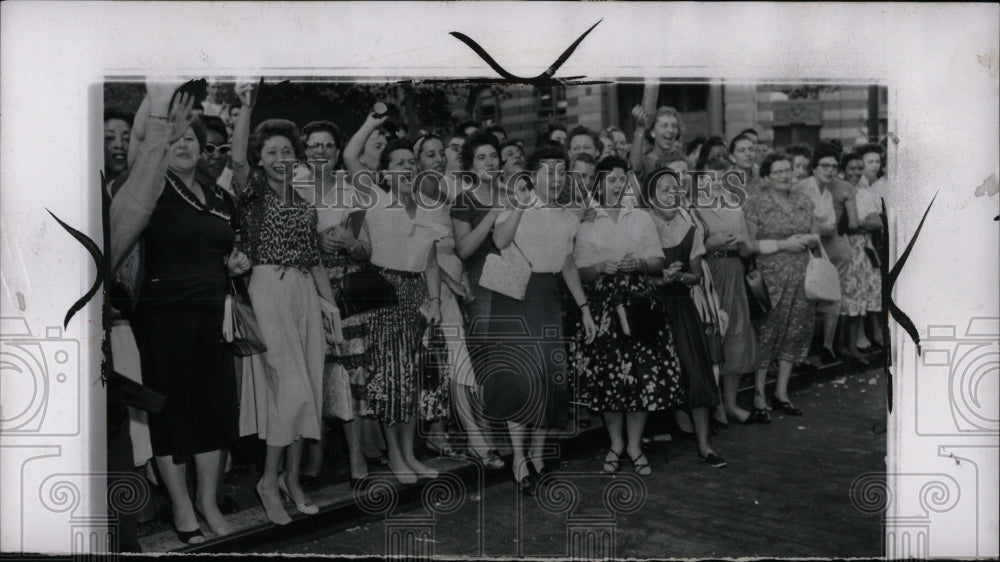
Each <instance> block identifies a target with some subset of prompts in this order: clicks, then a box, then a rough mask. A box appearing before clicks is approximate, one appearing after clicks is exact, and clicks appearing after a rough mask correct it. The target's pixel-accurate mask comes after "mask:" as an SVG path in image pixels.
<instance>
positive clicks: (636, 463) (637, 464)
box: [628, 453, 653, 478]
mask: <svg viewBox="0 0 1000 562" xmlns="http://www.w3.org/2000/svg"><path fill="white" fill-rule="evenodd" d="M628 457H629V460H631V461H632V470H635V473H636V474H638V475H639V476H642V477H643V478H645V477H647V476H649V475H651V474H653V469H652V468H650V467H649V459H647V458H646V453H639V456H638V457H634V458H633V457H632V455H629V456H628ZM643 459H645V460H646V462H641V461H642V460H643Z"/></svg>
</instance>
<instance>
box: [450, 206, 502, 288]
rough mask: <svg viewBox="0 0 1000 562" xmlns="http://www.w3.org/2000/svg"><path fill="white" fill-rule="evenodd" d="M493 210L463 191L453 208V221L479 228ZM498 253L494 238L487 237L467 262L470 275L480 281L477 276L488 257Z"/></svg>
mask: <svg viewBox="0 0 1000 562" xmlns="http://www.w3.org/2000/svg"><path fill="white" fill-rule="evenodd" d="M491 210H492V209H491V208H490V207H488V206H486V205H483V204H482V203H480V202H479V201H478V200H477V199H476V198H475V197H473V196H472V195H470V194H469V193H468V192H465V191H463V192H461V193H459V194H458V197H457V198H456V199H455V204H454V205H453V206H452V207H451V218H452V220H457V221H462V222H464V223H466V224H468V225H469V226H470V227H472V228H476V227H477V226H479V223H481V222H483V219H485V218H486V215H488V214H489V213H490V211H491ZM497 252H498V250H497V247H496V244H494V243H493V236H490V235H488V236H486V239H485V240H483V243H482V244H480V245H479V248H477V249H476V251H475V252H473V253H472V255H470V256H469V257H468V258H467V259H466V260H465V261H466V265H467V266H468V269H469V274H470V275H471V276H473V277H475V278H476V279H478V278H479V277H478V276H476V273H477V272H480V271H482V269H483V262H485V261H486V256H487V255H489V254H495V253H497Z"/></svg>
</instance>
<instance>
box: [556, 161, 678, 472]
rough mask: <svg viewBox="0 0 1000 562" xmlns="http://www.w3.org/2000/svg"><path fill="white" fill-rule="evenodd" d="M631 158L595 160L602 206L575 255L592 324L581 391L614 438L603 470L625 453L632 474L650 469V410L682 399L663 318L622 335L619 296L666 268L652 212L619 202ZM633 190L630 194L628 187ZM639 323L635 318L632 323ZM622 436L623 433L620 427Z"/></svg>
mask: <svg viewBox="0 0 1000 562" xmlns="http://www.w3.org/2000/svg"><path fill="white" fill-rule="evenodd" d="M627 169H628V164H627V163H626V162H625V161H624V160H623V159H621V158H618V157H617V156H609V157H607V158H605V159H603V160H601V161H600V162H599V163H598V165H597V174H598V183H597V185H598V188H597V189H598V192H597V197H596V199H597V200H598V203H599V207H598V208H597V210H596V216H595V217H594V219H593V220H592V221H588V222H584V223H583V224H582V225H581V226H580V229H579V232H578V233H577V239H576V248H575V250H574V253H573V256H574V259H575V260H576V262H577V264H578V265H579V267H580V277H581V279H582V280H583V281H584V282H585V283H588V286H587V293H588V294H589V295H590V300H589V305H590V308H591V309H592V310H593V315H594V319H595V322H596V324H597V336H596V338H595V339H594V342H593V343H592V344H589V345H583V346H581V347H580V349H579V357H580V364H579V365H578V368H579V369H580V371H581V379H582V380H581V389H580V391H581V392H580V393H581V398H582V400H583V402H584V403H586V404H587V405H588V406H589V407H590V408H591V409H592V410H597V411H599V412H601V413H602V414H603V416H604V421H605V426H606V427H607V429H608V435H609V437H610V439H611V446H610V448H609V450H608V454H607V456H606V457H605V459H604V470H605V471H606V472H615V471H616V470H618V465H619V462H620V457H621V455H622V453H623V452H625V453H627V454H628V456H629V458H630V459H631V461H632V465H633V468H634V469H635V472H636V474H638V475H640V476H649V475H650V474H652V469H651V468H650V467H649V461H648V460H647V459H646V456H645V454H644V453H643V452H642V433H643V429H645V426H646V418H647V416H648V414H649V412H656V411H662V410H671V409H674V408H676V407H678V406H680V404H681V402H682V400H683V397H682V394H681V389H680V365H679V363H678V361H677V354H676V352H675V350H674V341H673V336H672V335H671V333H670V330H669V329H668V327H667V324H666V323H665V322H661V325H662V327H661V329H660V330H659V331H658V332H657V333H656V334H655V336H654V337H652V338H639V337H637V335H627V334H626V333H625V326H624V324H623V321H622V318H621V317H620V312H619V310H618V308H619V305H620V303H621V302H622V301H623V300H624V299H626V298H627V297H628V296H630V295H639V294H643V295H647V296H652V295H653V291H654V289H653V287H652V285H651V284H650V281H649V279H648V278H647V276H648V275H650V274H652V275H658V274H660V272H661V271H662V270H663V251H662V250H661V248H660V239H659V237H658V236H657V234H656V226H655V225H654V224H653V219H652V217H650V215H649V212H648V211H646V210H645V209H642V208H640V207H638V206H637V201H636V200H635V199H634V197H633V198H632V199H631V200H630V203H631V204H626V203H624V201H623V199H625V198H624V197H622V192H623V191H624V189H625V183H626V177H627V176H626V173H627ZM633 195H634V194H633ZM629 328H630V330H637V329H638V328H639V327H638V326H630V327H629ZM623 429H624V430H625V432H626V437H625V438H623V436H622V430H623Z"/></svg>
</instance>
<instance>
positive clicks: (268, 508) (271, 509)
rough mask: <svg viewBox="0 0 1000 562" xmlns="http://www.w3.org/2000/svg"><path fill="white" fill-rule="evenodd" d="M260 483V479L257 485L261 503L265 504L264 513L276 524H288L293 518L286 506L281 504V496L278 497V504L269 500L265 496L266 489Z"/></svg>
mask: <svg viewBox="0 0 1000 562" xmlns="http://www.w3.org/2000/svg"><path fill="white" fill-rule="evenodd" d="M279 482H280V480H279ZM260 484H261V483H260V481H258V482H257V486H256V489H257V497H259V498H260V503H261V505H263V506H264V514H265V515H267V519H268V520H269V521H270V522H271V523H274V524H275V525H287V524H289V523H291V522H292V518H291V517H289V516H288V513H287V512H285V508H284V507H282V506H281V498H278V505H274V504H273V503H271V502H269V501H268V500H267V498H266V497H265V496H264V491H263V490H262V489H261V486H260Z"/></svg>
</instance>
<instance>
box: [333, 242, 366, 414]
mask: <svg viewBox="0 0 1000 562" xmlns="http://www.w3.org/2000/svg"><path fill="white" fill-rule="evenodd" d="M323 266H324V267H325V268H326V273H327V275H328V276H329V277H330V286H331V287H337V286H338V285H339V284H340V280H341V279H343V278H344V276H345V275H347V274H348V273H353V272H355V271H358V270H359V269H361V267H362V264H361V263H359V262H357V261H354V259H352V258H351V256H349V255H348V254H347V252H345V251H340V252H337V253H336V254H327V253H324V254H323ZM342 327H343V334H344V341H342V342H341V343H338V344H336V345H333V346H330V348H329V349H328V351H327V355H326V363H325V364H324V367H323V417H325V418H338V419H342V420H345V421H350V420H352V419H354V418H355V417H357V416H367V415H370V413H371V412H370V409H369V407H368V402H367V400H365V388H366V387H367V386H368V376H369V375H368V362H369V359H370V358H369V356H368V314H367V313H362V314H355V315H354V316H348V317H347V318H344V319H343V324H342Z"/></svg>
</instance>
